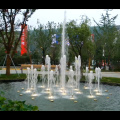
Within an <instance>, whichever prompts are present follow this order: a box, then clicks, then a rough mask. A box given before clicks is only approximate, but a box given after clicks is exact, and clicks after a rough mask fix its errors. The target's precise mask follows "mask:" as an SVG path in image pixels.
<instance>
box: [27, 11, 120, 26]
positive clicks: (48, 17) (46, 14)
mask: <svg viewBox="0 0 120 120" xmlns="http://www.w3.org/2000/svg"><path fill="white" fill-rule="evenodd" d="M65 10H66V21H67V22H69V21H70V20H73V19H74V20H76V19H77V20H80V16H81V15H86V16H87V17H88V18H89V19H90V20H91V26H94V25H96V24H95V22H94V21H93V18H94V19H95V20H96V21H97V22H99V21H100V18H101V15H102V13H103V14H105V12H106V11H105V9H38V10H36V11H35V13H34V14H33V15H32V16H31V18H29V21H28V22H27V24H28V25H31V26H33V27H37V19H39V22H40V23H41V24H47V22H48V21H50V22H51V21H54V22H55V23H58V22H59V23H61V22H63V20H64V11H65ZM109 13H110V14H111V15H110V17H113V16H115V15H117V14H118V17H117V19H116V20H115V24H116V25H120V9H113V10H112V11H110V12H109Z"/></svg>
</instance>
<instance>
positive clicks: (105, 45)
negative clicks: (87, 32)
mask: <svg viewBox="0 0 120 120" xmlns="http://www.w3.org/2000/svg"><path fill="white" fill-rule="evenodd" d="M108 12H109V10H106V14H105V15H103V14H102V15H101V20H100V23H97V22H96V21H95V20H94V22H95V23H96V24H97V27H94V34H95V44H96V54H95V59H96V60H101V59H103V58H102V55H103V49H104V56H105V58H106V60H107V62H108V63H109V60H112V59H113V58H115V56H116V55H118V54H117V53H118V51H119V44H118V43H119V42H120V37H119V32H118V30H117V28H116V25H115V20H116V18H117V15H116V16H114V17H111V18H110V14H109V13H108ZM105 58H104V59H105Z"/></svg>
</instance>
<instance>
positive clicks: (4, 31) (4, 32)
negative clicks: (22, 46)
mask: <svg viewBox="0 0 120 120" xmlns="http://www.w3.org/2000/svg"><path fill="white" fill-rule="evenodd" d="M35 10H36V9H0V20H1V22H0V35H1V37H2V44H3V45H4V48H5V50H6V52H7V59H6V75H10V65H11V59H10V56H11V58H13V56H14V55H15V52H16V50H17V47H18V45H19V43H20V38H21V35H22V32H23V29H24V27H23V28H21V30H20V33H18V36H16V35H15V33H16V31H17V29H18V28H19V27H20V26H21V24H26V22H27V21H28V18H30V17H31V15H32V14H33V13H34V12H35ZM18 15H21V16H22V17H23V18H22V20H20V19H17V18H18ZM19 17H20V16H19ZM16 19H17V21H16Z"/></svg>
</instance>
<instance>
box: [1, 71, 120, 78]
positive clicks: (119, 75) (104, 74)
mask: <svg viewBox="0 0 120 120" xmlns="http://www.w3.org/2000/svg"><path fill="white" fill-rule="evenodd" d="M5 72H6V71H5V70H0V74H5ZM21 72H23V73H25V74H27V70H25V69H24V70H23V71H21V70H17V73H18V74H21ZM13 73H16V71H15V70H11V74H13ZM101 74H102V77H116V78H120V72H101ZM83 75H85V73H83ZM94 75H95V73H94Z"/></svg>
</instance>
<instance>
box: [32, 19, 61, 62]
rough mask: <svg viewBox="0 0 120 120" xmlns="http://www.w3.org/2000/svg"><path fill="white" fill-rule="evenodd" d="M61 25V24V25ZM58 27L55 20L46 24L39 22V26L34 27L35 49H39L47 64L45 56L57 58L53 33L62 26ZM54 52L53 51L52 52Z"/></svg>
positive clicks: (43, 60)
mask: <svg viewBox="0 0 120 120" xmlns="http://www.w3.org/2000/svg"><path fill="white" fill-rule="evenodd" d="M59 26H60V25H59ZM55 28H56V23H54V22H49V21H48V23H47V24H46V26H44V25H42V24H39V25H38V28H37V29H36V28H34V31H33V33H32V39H33V40H34V46H35V50H37V51H39V53H40V54H41V57H42V63H43V64H45V56H46V55H47V54H48V55H51V57H52V60H53V59H55V58H53V57H55V54H54V52H52V50H54V47H56V46H54V45H52V39H53V38H52V35H54V34H55V33H57V32H58V31H60V28H58V29H57V30H56V29H55ZM51 52H52V53H51Z"/></svg>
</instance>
